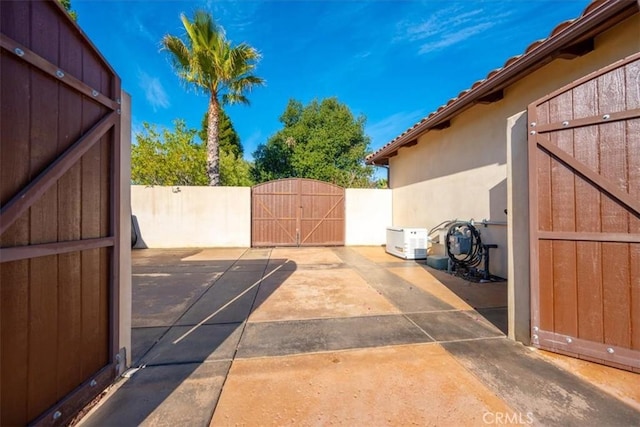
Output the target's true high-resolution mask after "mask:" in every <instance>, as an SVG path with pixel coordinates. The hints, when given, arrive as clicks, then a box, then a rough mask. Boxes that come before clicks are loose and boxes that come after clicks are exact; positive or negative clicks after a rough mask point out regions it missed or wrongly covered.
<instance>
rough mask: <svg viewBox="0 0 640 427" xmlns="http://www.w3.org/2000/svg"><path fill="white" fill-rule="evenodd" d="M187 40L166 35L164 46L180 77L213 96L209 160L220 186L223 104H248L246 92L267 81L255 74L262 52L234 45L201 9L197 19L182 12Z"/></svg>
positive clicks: (209, 170) (210, 172)
mask: <svg viewBox="0 0 640 427" xmlns="http://www.w3.org/2000/svg"><path fill="white" fill-rule="evenodd" d="M180 19H181V20H182V24H183V26H184V28H185V30H186V32H187V35H186V40H182V39H181V38H180V37H177V36H172V35H166V36H164V37H163V39H162V46H163V48H164V49H166V50H167V51H169V52H170V54H171V58H172V61H173V65H174V68H175V70H176V72H177V74H178V76H179V77H180V78H181V79H182V80H183V81H184V82H185V83H186V84H188V85H192V86H193V87H194V88H196V90H199V91H202V92H204V93H206V94H207V95H208V96H209V107H208V111H207V117H208V126H207V144H206V147H207V162H206V171H207V176H208V178H209V185H220V147H219V144H218V137H219V135H218V127H219V119H220V109H221V105H225V104H232V103H243V104H248V103H249V100H248V98H247V97H246V95H245V94H246V93H247V92H248V91H250V90H251V89H252V88H253V87H254V86H259V85H262V84H264V80H263V79H261V78H260V77H257V76H255V75H254V74H253V71H254V70H255V68H256V64H257V62H258V61H259V59H260V54H259V53H258V51H257V50H256V49H254V48H253V47H251V46H250V45H248V44H246V43H240V44H239V45H237V46H232V45H231V42H230V41H229V40H227V38H226V36H225V33H224V30H223V29H222V28H221V27H219V26H218V25H216V23H215V22H214V21H213V18H212V17H211V15H210V14H208V13H207V12H204V11H197V12H196V13H195V14H194V17H193V21H189V19H188V18H187V17H186V16H185V15H184V14H182V15H181V16H180Z"/></svg>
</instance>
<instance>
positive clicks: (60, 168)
mask: <svg viewBox="0 0 640 427" xmlns="http://www.w3.org/2000/svg"><path fill="white" fill-rule="evenodd" d="M117 117H118V115H117V114H116V113H115V112H113V113H110V114H109V115H107V116H105V117H104V118H103V119H101V120H100V121H99V122H98V123H97V124H96V125H95V126H94V127H93V128H91V130H90V131H89V132H88V133H86V134H85V135H84V136H83V137H82V138H80V139H79V140H78V141H77V142H76V143H75V144H73V146H71V147H70V148H69V149H68V150H66V151H65V153H64V154H63V155H62V156H60V157H58V158H57V159H56V160H55V161H54V162H53V163H52V164H51V165H49V167H47V168H46V169H45V170H44V171H42V173H40V174H39V175H38V176H37V177H36V178H35V179H34V180H32V181H31V182H30V183H29V185H27V186H26V187H24V188H23V189H22V190H21V191H20V192H18V194H16V195H15V196H14V197H13V198H12V199H11V200H10V201H9V202H8V203H6V204H5V205H4V206H3V207H2V209H1V210H0V234H2V233H4V232H5V231H6V230H7V228H9V227H10V226H11V224H13V222H14V221H15V220H16V219H17V218H18V217H19V216H20V215H21V214H22V213H23V212H24V211H25V210H27V209H28V208H29V207H30V206H31V205H32V204H33V203H35V201H36V200H37V199H38V198H40V197H42V195H43V194H44V193H45V192H46V191H47V190H48V189H49V188H50V187H51V186H52V185H54V184H55V183H56V182H57V180H58V179H59V178H60V177H61V176H62V175H63V174H64V173H65V172H66V171H68V170H69V169H70V168H71V166H73V165H74V164H75V162H77V161H78V160H79V159H80V158H81V157H82V156H83V155H84V154H85V153H86V152H87V151H88V150H90V149H91V147H93V145H94V144H95V143H96V142H97V141H98V140H99V138H101V137H102V135H104V133H105V132H106V131H107V130H108V129H109V128H111V127H112V126H113V125H114V123H115V120H116V119H117Z"/></svg>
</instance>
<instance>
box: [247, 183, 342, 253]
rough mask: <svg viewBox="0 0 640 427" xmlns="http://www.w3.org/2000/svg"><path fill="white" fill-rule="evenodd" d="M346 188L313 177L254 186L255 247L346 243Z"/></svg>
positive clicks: (253, 226) (252, 238)
mask: <svg viewBox="0 0 640 427" xmlns="http://www.w3.org/2000/svg"><path fill="white" fill-rule="evenodd" d="M344 209H345V208H344V189H343V188H341V187H338V186H335V185H333V184H329V183H325V182H320V181H315V180H309V179H298V178H293V179H285V180H278V181H272V182H269V183H264V184H260V185H257V186H255V187H254V188H253V189H252V220H251V224H252V225H251V230H252V235H251V241H252V245H253V246H298V245H300V246H323V245H336V246H338V245H343V244H344V223H345V221H344V215H345V214H344Z"/></svg>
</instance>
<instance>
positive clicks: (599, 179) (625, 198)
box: [536, 136, 640, 232]
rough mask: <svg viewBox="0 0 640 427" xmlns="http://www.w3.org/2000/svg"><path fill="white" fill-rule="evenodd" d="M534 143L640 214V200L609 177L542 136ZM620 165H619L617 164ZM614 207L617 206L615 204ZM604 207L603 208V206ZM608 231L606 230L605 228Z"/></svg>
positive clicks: (614, 230) (636, 213)
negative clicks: (587, 165)
mask: <svg viewBox="0 0 640 427" xmlns="http://www.w3.org/2000/svg"><path fill="white" fill-rule="evenodd" d="M536 143H537V144H538V145H539V146H540V147H542V148H543V149H544V150H545V151H547V152H549V153H550V154H551V155H553V157H555V158H556V159H558V160H559V161H560V162H562V163H564V164H565V165H566V166H568V167H570V168H571V169H573V170H575V171H576V172H577V173H579V174H580V175H582V176H583V177H584V178H586V179H587V180H589V181H590V182H591V183H593V184H594V185H595V186H596V187H598V188H599V189H600V190H602V191H604V192H606V193H607V194H608V195H609V196H611V197H612V198H613V199H615V200H616V201H617V202H618V203H619V204H621V205H623V206H624V207H626V208H627V209H630V210H632V211H634V212H635V215H640V201H638V200H637V199H633V198H631V197H630V196H629V193H626V192H624V191H621V190H620V189H619V187H618V186H617V185H615V184H614V183H612V182H611V181H610V180H609V179H606V178H604V177H603V176H602V175H599V174H597V173H595V172H593V171H591V170H590V169H589V168H587V167H586V166H585V165H584V164H582V163H580V162H578V161H577V160H576V159H575V158H573V157H571V156H570V155H569V154H567V153H566V152H565V151H563V150H561V149H559V148H558V147H556V146H555V145H553V144H551V143H550V142H549V140H548V139H545V138H544V137H543V136H538V137H537V138H536ZM618 166H620V165H618ZM609 206H611V207H613V205H608V206H607V207H609ZM615 206H616V208H619V207H618V206H617V205H615ZM603 209H604V208H603ZM605 229H606V227H605V224H604V223H603V230H605ZM607 231H608V230H607ZM610 231H613V232H616V231H620V230H618V229H613V230H610Z"/></svg>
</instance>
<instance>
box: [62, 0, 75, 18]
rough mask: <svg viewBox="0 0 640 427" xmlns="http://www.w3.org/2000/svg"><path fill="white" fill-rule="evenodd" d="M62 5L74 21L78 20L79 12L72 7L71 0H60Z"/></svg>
mask: <svg viewBox="0 0 640 427" xmlns="http://www.w3.org/2000/svg"><path fill="white" fill-rule="evenodd" d="M58 1H59V2H60V4H61V5H62V7H64V9H65V10H66V11H67V12H68V13H69V16H70V17H71V19H73V20H74V21H77V20H78V13H77V12H76V11H75V10H72V9H71V0H58Z"/></svg>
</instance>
